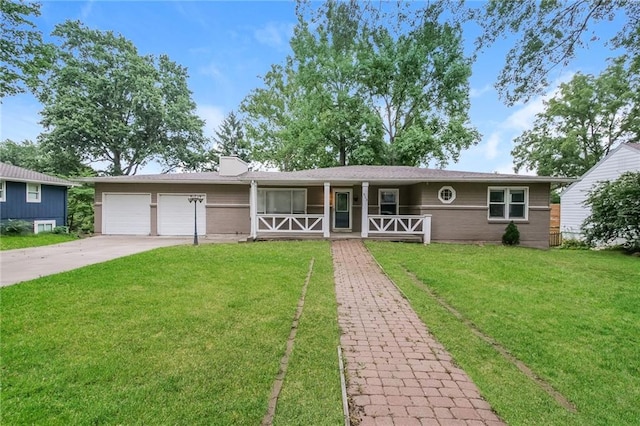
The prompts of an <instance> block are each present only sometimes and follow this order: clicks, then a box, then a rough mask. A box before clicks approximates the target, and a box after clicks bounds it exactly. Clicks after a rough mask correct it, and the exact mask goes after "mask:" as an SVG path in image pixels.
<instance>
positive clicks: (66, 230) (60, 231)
mask: <svg viewBox="0 0 640 426" xmlns="http://www.w3.org/2000/svg"><path fill="white" fill-rule="evenodd" d="M51 233H52V234H68V233H69V227H68V226H56V227H55V228H53V231H51Z"/></svg>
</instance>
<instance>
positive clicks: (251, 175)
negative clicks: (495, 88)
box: [78, 166, 574, 185]
mask: <svg viewBox="0 0 640 426" xmlns="http://www.w3.org/2000/svg"><path fill="white" fill-rule="evenodd" d="M78 180H79V181H89V182H109V183H125V182H127V183H193V184H196V183H200V184H202V183H236V184H248V183H250V182H251V181H256V182H258V183H259V184H274V185H278V184H283V183H289V184H292V183H293V184H295V183H299V184H308V185H314V184H315V185H321V184H323V183H324V182H331V183H332V184H339V183H356V182H358V183H359V182H370V183H373V184H378V183H404V184H411V183H417V182H509V183H513V182H517V183H532V182H544V183H570V182H573V181H574V179H567V178H554V177H548V176H527V175H512V174H499V173H478V172H463V171H452V170H441V169H428V168H419V167H409V166H344V167H328V168H322V169H312V170H300V171H294V172H260V171H249V172H246V173H242V174H241V175H238V176H220V175H219V174H218V172H204V173H175V174H155V175H134V176H113V177H93V178H82V179H78Z"/></svg>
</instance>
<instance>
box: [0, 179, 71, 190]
mask: <svg viewBox="0 0 640 426" xmlns="http://www.w3.org/2000/svg"><path fill="white" fill-rule="evenodd" d="M0 179H2V180H4V181H6V182H23V183H37V184H40V185H50V186H66V187H67V188H69V187H72V186H80V185H78V184H77V183H73V182H71V181H69V182H49V181H46V180H41V179H23V178H13V177H5V176H0Z"/></svg>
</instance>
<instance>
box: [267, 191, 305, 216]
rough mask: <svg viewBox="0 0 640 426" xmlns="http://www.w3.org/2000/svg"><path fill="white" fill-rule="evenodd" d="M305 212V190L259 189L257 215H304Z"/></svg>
mask: <svg viewBox="0 0 640 426" xmlns="http://www.w3.org/2000/svg"><path fill="white" fill-rule="evenodd" d="M306 210H307V190H306V189H259V190H258V213H261V214H305V213H306Z"/></svg>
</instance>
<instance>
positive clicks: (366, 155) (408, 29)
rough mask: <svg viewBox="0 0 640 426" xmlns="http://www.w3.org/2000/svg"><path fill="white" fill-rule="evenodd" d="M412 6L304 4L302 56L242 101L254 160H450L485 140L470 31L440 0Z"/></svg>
mask: <svg viewBox="0 0 640 426" xmlns="http://www.w3.org/2000/svg"><path fill="white" fill-rule="evenodd" d="M386 6H389V7H391V6H390V5H386ZM411 7H413V6H412V5H408V4H399V5H398V6H397V7H396V8H393V9H391V10H381V9H376V8H375V7H374V6H373V5H372V4H371V3H363V4H361V3H358V2H355V1H351V2H337V1H329V2H326V3H325V4H323V5H322V6H320V7H319V8H317V9H315V10H312V9H310V8H309V7H308V5H307V4H304V3H303V4H299V5H298V8H297V17H298V23H297V25H296V27H295V30H294V36H293V38H292V40H291V47H292V50H293V54H292V55H290V56H289V57H287V59H286V61H285V63H284V64H278V65H273V66H272V68H271V70H270V71H269V72H268V73H267V74H266V75H265V76H264V78H263V80H264V83H265V88H263V89H256V90H254V91H253V92H252V93H251V94H250V95H249V96H248V97H247V98H246V99H245V100H244V102H243V104H242V110H243V111H244V112H245V113H246V116H247V136H248V138H249V139H250V140H251V142H252V147H253V152H254V157H255V159H256V160H258V161H262V162H265V163H267V164H270V165H273V166H277V167H280V168H281V169H284V170H294V169H301V168H312V167H327V166H335V165H345V164H407V165H418V164H420V163H427V162H429V161H432V160H433V161H436V162H438V163H439V164H440V165H444V164H446V163H447V162H448V161H450V160H452V159H453V160H455V159H457V155H458V154H459V152H460V150H461V149H464V148H466V147H468V146H470V145H472V144H473V143H476V142H477V140H478V139H479V135H478V133H477V132H476V131H475V130H474V129H473V128H471V127H470V126H469V124H468V114H467V113H468V108H469V100H468V78H469V76H470V60H469V59H468V58H465V57H464V54H463V52H462V36H461V29H460V27H459V25H457V24H454V23H447V22H444V23H443V22H441V21H443V17H442V12H443V8H442V4H441V3H436V4H434V5H427V6H425V7H423V8H422V9H415V8H414V9H413V10H409V9H410V8H411Z"/></svg>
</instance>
